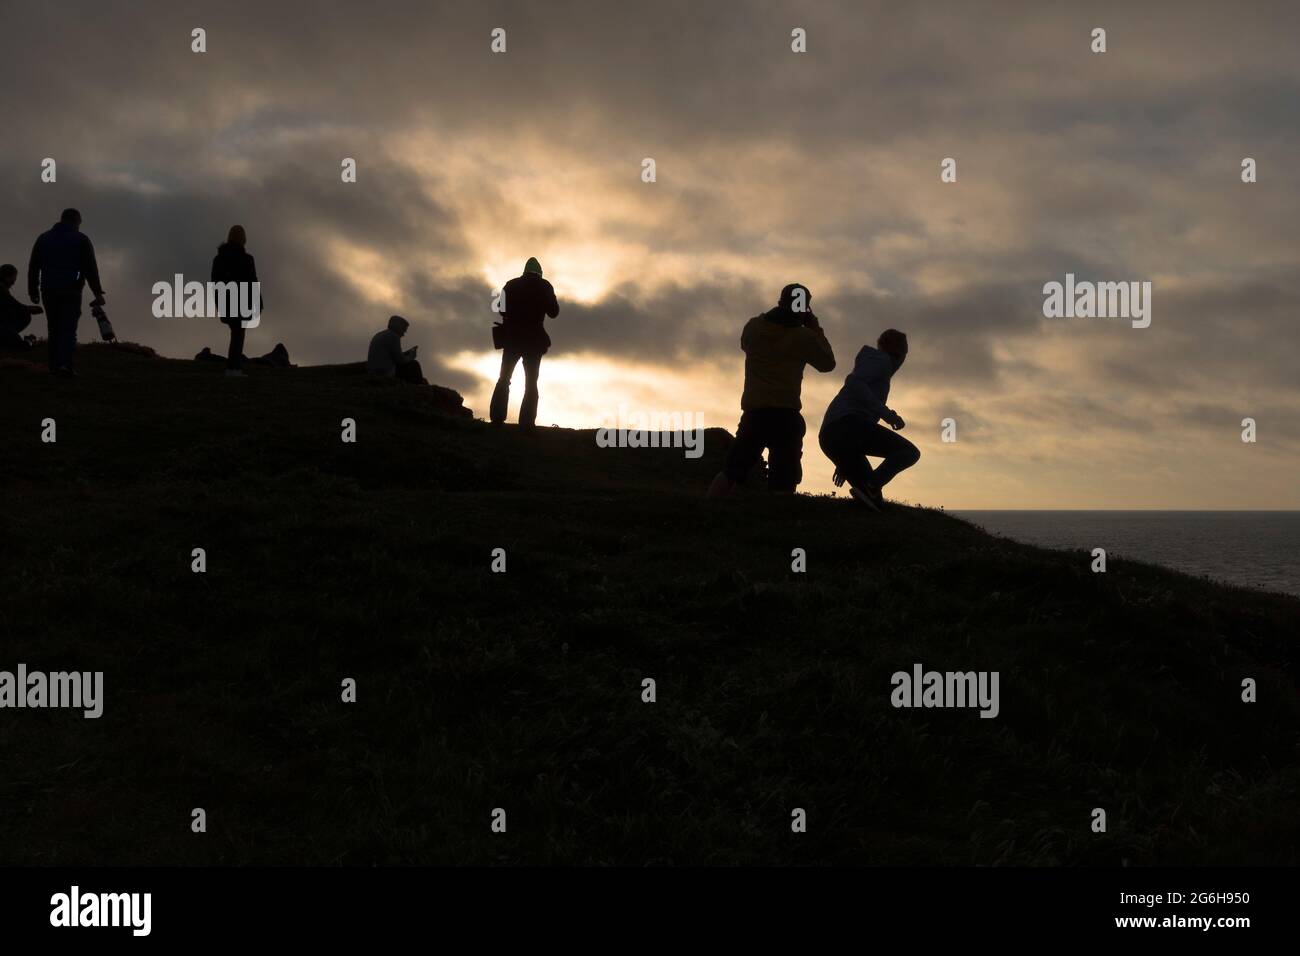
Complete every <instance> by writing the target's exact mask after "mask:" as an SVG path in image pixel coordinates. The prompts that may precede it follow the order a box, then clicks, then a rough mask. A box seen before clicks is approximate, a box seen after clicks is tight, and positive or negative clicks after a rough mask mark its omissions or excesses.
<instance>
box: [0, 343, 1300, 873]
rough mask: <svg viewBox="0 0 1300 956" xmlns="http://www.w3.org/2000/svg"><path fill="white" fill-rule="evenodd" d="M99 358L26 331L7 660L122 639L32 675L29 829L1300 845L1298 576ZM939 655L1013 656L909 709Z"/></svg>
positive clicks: (6, 663)
mask: <svg viewBox="0 0 1300 956" xmlns="http://www.w3.org/2000/svg"><path fill="white" fill-rule="evenodd" d="M36 358H37V359H38V360H39V359H42V358H43V354H38V355H37V356H36ZM78 364H79V368H80V370H81V373H82V376H81V378H79V379H77V380H74V381H57V380H52V379H51V378H50V377H49V376H48V375H45V374H43V373H42V372H39V371H33V370H29V369H26V368H22V367H15V366H12V365H10V366H8V367H0V383H2V387H3V395H4V399H3V406H4V408H3V413H2V414H0V481H2V482H3V488H4V489H5V495H4V498H5V500H4V508H3V511H4V518H3V522H2V523H0V527H3V529H4V533H3V541H4V547H3V552H2V553H3V562H2V564H0V567H2V570H3V581H4V588H5V595H6V596H5V600H4V602H3V605H2V606H0V607H2V610H0V669H3V670H10V671H12V670H14V669H15V667H16V665H17V664H18V663H20V662H22V663H25V664H26V665H27V666H28V667H29V669H33V670H35V669H40V670H47V671H48V670H62V669H77V670H102V671H104V672H105V677H104V682H105V703H104V715H103V717H102V718H100V719H99V720H86V719H83V718H82V717H81V715H80V712H69V711H35V710H21V711H18V710H3V711H0V754H3V756H4V765H5V772H4V774H3V779H0V862H3V863H40V864H84V863H99V864H131V863H194V864H207V863H220V864H236V863H324V864H329V863H343V864H372V863H443V862H446V863H496V862H523V863H630V864H641V863H646V862H650V863H688V862H696V863H755V864H762V863H785V862H792V863H825V862H832V863H959V864H966V863H979V864H1118V863H1120V862H1122V861H1128V862H1130V863H1132V864H1148V863H1184V862H1190V863H1267V862H1276V863H1284V862H1294V861H1295V860H1296V859H1297V844H1298V843H1300V822H1298V821H1300V815H1297V813H1296V807H1297V805H1300V801H1298V797H1300V767H1298V765H1297V728H1300V702H1298V700H1297V694H1296V656H1297V634H1298V633H1300V600H1297V599H1296V598H1294V597H1286V596H1282V595H1268V594H1260V593H1253V592H1249V591H1245V590H1241V589H1235V588H1230V587H1227V586H1220V585H1216V584H1211V583H1207V582H1204V581H1200V580H1196V579H1193V578H1190V577H1187V576H1184V575H1180V574H1177V573H1173V572H1169V571H1164V570H1161V569H1157V568H1153V567H1149V566H1145V565H1141V564H1136V563H1130V562H1125V561H1120V560H1112V561H1111V562H1110V567H1109V571H1108V573H1106V574H1092V573H1091V572H1090V571H1089V558H1088V556H1087V555H1086V554H1084V553H1083V552H1077V553H1072V554H1071V553H1064V552H1051V551H1045V550H1040V549H1036V548H1032V547H1029V546H1024V545H1019V544H1015V543H1012V542H1009V541H1006V540H1002V539H998V538H994V537H990V536H988V535H986V534H984V533H983V532H981V531H979V530H978V529H976V528H974V527H972V526H970V525H968V524H966V523H964V522H962V521H959V520H957V519H954V518H951V517H949V516H946V515H944V514H942V513H941V512H936V511H931V510H925V509H915V508H901V509H897V510H895V511H893V512H891V513H887V514H884V515H871V514H869V513H864V512H863V511H861V510H859V509H860V506H858V505H856V504H854V503H852V502H850V501H848V500H847V499H845V498H840V499H830V498H826V497H806V496H799V497H796V498H793V499H769V498H768V497H766V496H763V495H744V496H740V497H737V498H736V499H734V500H728V501H724V502H719V503H706V502H705V501H703V500H702V493H703V490H704V488H705V486H706V485H707V483H708V480H709V478H710V476H711V475H712V473H713V472H714V471H715V470H716V468H717V465H718V462H719V460H720V458H721V456H722V454H723V452H724V449H725V446H726V443H727V441H728V440H729V439H728V438H727V436H726V434H725V433H724V432H722V431H720V430H711V431H710V432H709V433H708V435H707V438H706V440H705V455H704V457H703V458H702V459H699V460H694V461H693V460H688V459H685V458H684V457H683V455H682V453H681V451H680V450H671V449H666V450H654V449H601V448H597V447H596V444H595V441H594V436H593V432H592V431H570V430H565V429H541V430H539V432H538V433H536V434H534V435H531V436H529V435H523V434H520V433H518V432H517V431H516V430H515V428H514V427H513V426H509V427H507V428H505V429H502V430H493V429H491V428H489V426H487V425H486V424H484V423H483V422H481V421H475V420H473V419H470V418H468V417H465V416H463V415H462V416H457V415H455V414H450V413H451V412H453V411H454V405H452V404H448V403H446V402H445V399H444V397H443V395H442V393H436V392H434V391H433V390H426V389H418V388H410V387H405V388H404V387H397V386H392V387H388V386H387V385H377V384H375V383H372V382H368V381H367V380H366V378H365V377H364V376H361V375H357V374H353V373H350V372H348V371H347V370H345V369H342V368H303V369H288V370H272V369H258V368H254V369H251V370H250V377H249V378H248V379H247V380H243V381H228V380H226V379H225V378H223V377H222V368H221V366H220V365H206V364H202V363H195V362H186V361H174V360H164V359H158V358H150V357H147V356H144V355H138V354H132V353H129V352H126V351H123V350H119V349H113V348H109V347H105V346H91V347H83V348H82V349H81V350H80V351H79V353H78ZM543 401H545V396H543ZM478 411H479V412H480V414H481V413H482V412H483V410H481V409H480V410H478ZM345 417H350V418H354V419H355V420H356V422H357V431H358V441H357V443H356V444H355V445H346V444H343V443H342V442H341V441H340V420H341V419H342V418H345ZM44 418H53V419H55V421H56V423H57V435H58V441H57V443H56V444H42V443H41V441H40V431H41V421H42V419H44ZM919 467H922V468H924V467H925V462H924V461H922V463H921V465H920V466H919ZM196 547H202V548H204V549H206V552H207V562H208V569H207V572H206V573H205V574H194V573H192V572H191V570H190V562H191V557H190V555H191V550H192V549H193V548H196ZM496 547H501V548H505V549H506V551H507V568H508V570H507V572H506V573H505V574H494V573H491V571H490V570H489V564H490V554H491V551H492V549H493V548H496ZM796 547H798V548H804V549H806V551H807V561H808V569H807V572H806V573H803V574H799V573H794V572H792V571H791V550H792V549H793V548H796ZM917 662H920V663H922V664H924V665H925V667H926V668H927V669H937V670H997V671H1000V673H1001V713H1000V714H999V716H998V717H997V718H996V719H993V720H984V719H980V718H979V717H978V714H977V712H976V711H975V710H965V711H951V710H946V711H939V710H895V709H893V708H892V707H891V706H890V703H889V693H890V689H891V688H890V675H891V674H892V673H893V672H894V671H897V670H908V671H910V669H911V667H912V665H913V664H914V663H917ZM345 677H351V678H354V679H355V680H356V681H357V688H358V689H357V695H358V700H357V702H356V703H354V704H344V703H342V702H341V700H340V692H341V688H340V683H341V681H342V680H343V679H344V678H345ZM646 677H651V678H654V679H655V681H656V682H657V693H658V701H657V703H654V704H645V703H642V702H641V681H642V679H643V678H646ZM1243 677H1254V678H1255V679H1256V680H1257V681H1258V683H1259V702H1258V703H1255V704H1244V703H1242V702H1241V700H1240V682H1241V679H1242V678H1243ZM194 807H202V808H204V809H205V810H206V811H207V815H208V832H207V833H206V834H201V835H199V834H194V833H191V831H190V811H191V809H192V808H194ZM494 807H502V808H504V809H505V810H506V812H507V821H508V832H507V833H506V834H493V833H491V832H490V829H489V823H490V813H491V811H492V809H493V808H494ZM795 807H802V808H804V809H805V810H806V811H807V814H808V832H807V833H805V834H794V833H791V831H790V820H791V816H790V814H791V810H792V809H793V808H795ZM1093 807H1103V808H1105V809H1106V811H1107V815H1108V825H1109V829H1108V832H1107V833H1105V834H1094V833H1092V832H1090V829H1089V823H1090V812H1091V810H1092V808H1093Z"/></svg>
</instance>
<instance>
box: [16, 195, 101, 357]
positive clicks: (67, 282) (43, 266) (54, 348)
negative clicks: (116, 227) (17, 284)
mask: <svg viewBox="0 0 1300 956" xmlns="http://www.w3.org/2000/svg"><path fill="white" fill-rule="evenodd" d="M87 285H89V286H90V291H91V292H93V293H95V302H94V304H102V303H103V301H104V288H103V286H101V285H100V284H99V266H98V264H97V263H96V262H95V247H94V246H93V245H92V244H91V242H90V237H89V236H87V235H86V234H85V233H83V232H82V231H81V213H79V212H78V211H77V210H75V209H65V210H63V214H62V215H61V216H60V217H59V221H58V222H57V223H55V224H54V226H53V227H52V228H51V229H49V230H47V231H46V232H43V233H41V234H40V236H38V237H37V239H36V244H35V245H33V246H32V255H31V259H30V260H28V263H27V294H28V297H29V298H31V300H32V304H33V305H41V304H42V301H41V300H42V298H44V305H45V320H46V323H47V324H48V325H49V336H48V338H47V343H48V349H49V361H50V371H51V372H53V373H54V374H56V375H64V376H73V375H76V374H77V373H76V372H75V371H73V369H72V353H73V351H74V350H75V349H76V347H77V320H78V319H80V318H81V296H82V293H83V292H84V291H85V288H86V286H87Z"/></svg>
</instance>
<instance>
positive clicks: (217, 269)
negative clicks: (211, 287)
mask: <svg viewBox="0 0 1300 956" xmlns="http://www.w3.org/2000/svg"><path fill="white" fill-rule="evenodd" d="M247 244H248V236H247V235H245V233H244V227H243V226H231V227H230V232H229V233H228V234H227V236H226V241H225V242H223V243H222V244H221V245H219V246H218V247H217V254H216V256H215V257H214V258H213V260H212V281H213V282H221V283H226V282H236V283H246V282H257V281H258V279H257V263H256V262H255V261H254V259H253V257H252V256H250V255H249V254H248V253H247V252H246V251H245V250H244V246H245V245H247ZM258 308H259V309H260V308H261V295H260V293H259V296H258ZM231 311H237V310H231ZM221 321H222V322H223V323H224V324H225V325H228V326H229V327H230V348H229V349H228V350H227V351H226V374H227V375H228V376H230V377H231V378H242V377H243V376H244V336H245V335H246V334H247V332H248V330H247V329H246V328H245V327H244V324H243V319H242V317H241V316H239V315H237V314H236V315H227V316H225V317H223V318H222V319H221Z"/></svg>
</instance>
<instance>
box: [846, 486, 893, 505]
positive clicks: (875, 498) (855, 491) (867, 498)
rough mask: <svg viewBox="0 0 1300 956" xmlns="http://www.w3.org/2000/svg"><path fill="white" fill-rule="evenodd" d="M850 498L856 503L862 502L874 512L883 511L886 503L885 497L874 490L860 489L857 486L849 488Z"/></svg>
mask: <svg viewBox="0 0 1300 956" xmlns="http://www.w3.org/2000/svg"><path fill="white" fill-rule="evenodd" d="M849 497H850V498H852V499H853V500H855V501H860V502H862V503H863V504H864V505H866V506H867V507H868V508H870V509H871V510H872V511H879V510H881V506H882V505H884V503H885V496H884V495H882V494H881V493H880V492H879V491H877V490H876V489H874V488H870V487H868V488H858V487H857V486H855V485H850V486H849Z"/></svg>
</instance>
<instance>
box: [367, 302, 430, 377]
mask: <svg viewBox="0 0 1300 956" xmlns="http://www.w3.org/2000/svg"><path fill="white" fill-rule="evenodd" d="M410 327H411V323H410V322H407V321H406V319H404V318H402V317H401V316H400V315H390V316H389V317H388V328H386V329H384V330H383V331H382V332H376V333H375V336H374V338H372V339H371V340H370V351H369V352H368V353H367V354H366V371H367V372H369V373H370V374H371V375H384V376H387V377H388V378H396V379H397V380H398V381H402V382H409V383H411V384H412V385H428V384H429V383H428V382H426V381H425V380H424V373H423V372H422V371H421V370H420V363H419V362H418V361H416V359H415V354H416V351H417V350H418V349H419V346H414V345H413V346H411V348H409V349H407V350H406V351H402V336H403V335H405V334H406V330H407V329H409V328H410Z"/></svg>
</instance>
